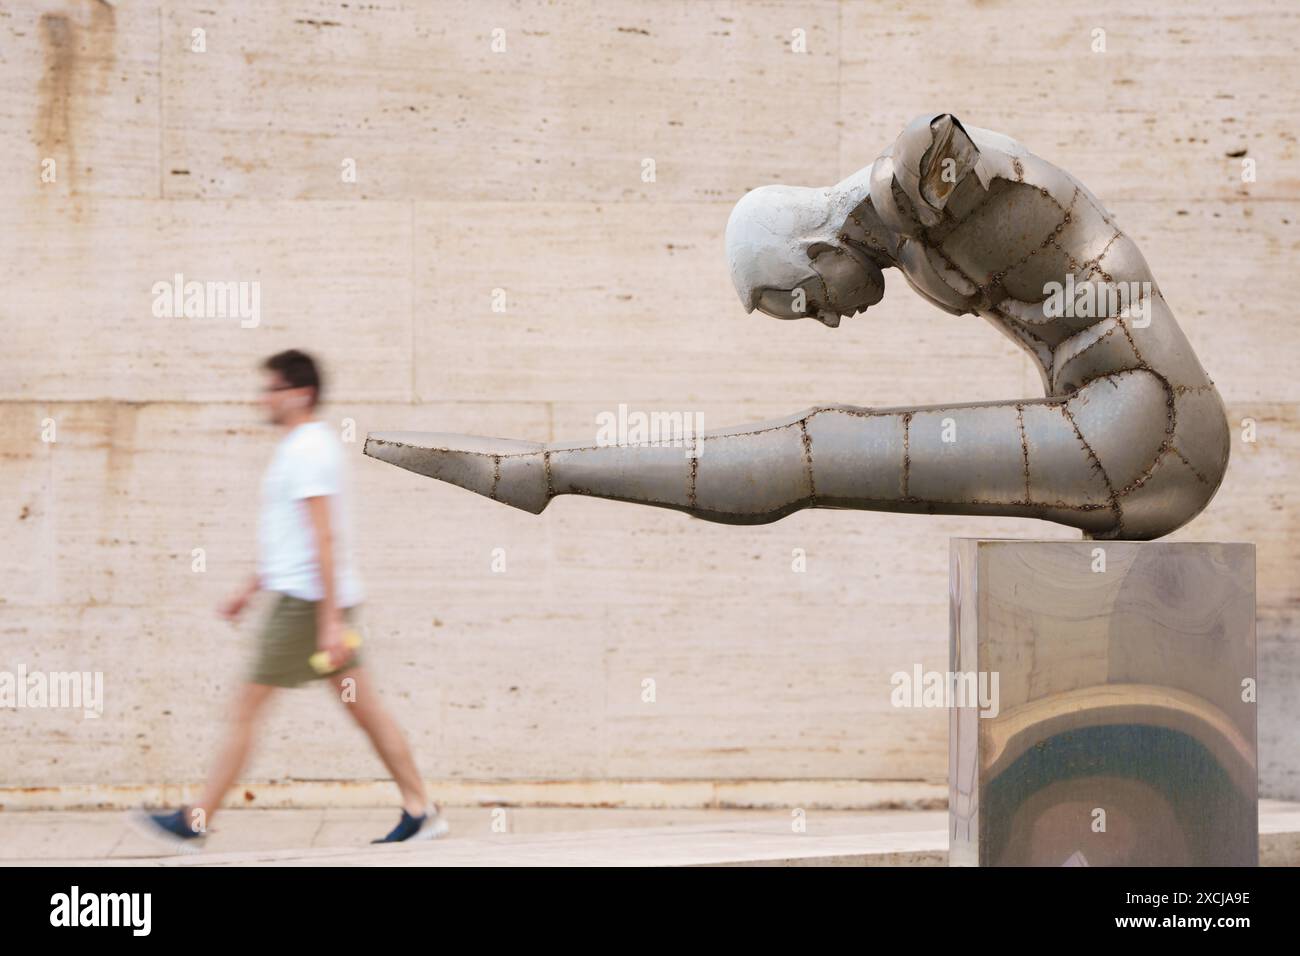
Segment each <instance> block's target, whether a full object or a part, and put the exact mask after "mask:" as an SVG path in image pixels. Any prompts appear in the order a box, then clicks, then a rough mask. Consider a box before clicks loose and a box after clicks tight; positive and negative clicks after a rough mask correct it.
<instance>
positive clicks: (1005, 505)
mask: <svg viewBox="0 0 1300 956" xmlns="http://www.w3.org/2000/svg"><path fill="white" fill-rule="evenodd" d="M726 245H727V255H728V259H729V263H730V267H731V275H732V279H733V282H734V283H735V286H736V291H737V293H738V294H739V295H740V299H741V302H742V303H743V305H744V306H745V309H746V311H750V312H752V311H754V310H755V309H757V310H758V311H760V312H763V313H765V314H767V315H770V316H773V317H776V318H780V319H798V318H815V319H817V320H819V321H820V322H822V323H823V324H825V325H828V326H831V327H835V326H838V325H839V323H840V320H841V319H842V318H843V317H846V316H853V315H856V314H858V313H860V312H863V311H865V310H867V309H869V308H870V307H871V306H873V305H876V304H877V303H878V302H880V300H881V298H882V296H883V294H884V283H885V279H884V270H886V269H890V268H893V269H897V270H899V272H901V273H902V275H903V277H904V278H905V279H906V280H907V282H908V284H909V285H911V287H912V288H913V290H915V291H916V292H917V293H918V294H919V295H921V296H922V297H923V298H925V299H927V300H928V301H929V302H931V303H932V304H933V305H935V306H937V307H938V308H940V309H943V310H944V311H946V312H949V313H952V314H955V315H963V314H977V315H979V316H981V317H983V318H985V319H987V320H988V321H989V322H991V323H992V324H993V325H995V326H996V327H998V328H999V329H1000V330H1001V331H1002V332H1003V333H1005V334H1006V335H1007V336H1009V337H1010V338H1011V339H1012V340H1013V341H1015V342H1016V343H1017V344H1018V345H1020V346H1021V347H1022V348H1023V349H1025V351H1027V352H1028V354H1029V355H1030V356H1031V357H1032V358H1033V360H1034V361H1035V363H1036V364H1037V366H1038V368H1039V370H1040V371H1041V373H1042V379H1043V386H1044V392H1045V397H1041V398H1033V397H1026V398H1020V399H1010V400H1007V401H997V402H975V403H966V404H956V405H939V406H928V407H916V408H862V407H857V406H852V405H825V406H816V407H812V408H809V409H806V410H805V411H802V412H799V413H797V414H794V415H791V416H789V417H786V418H782V419H777V420H773V421H767V422H762V423H759V424H754V425H747V426H741V427H736V428H729V429H723V430H718V431H710V432H706V433H704V434H703V435H702V436H699V439H698V452H697V453H695V454H691V455H684V454H683V453H682V450H681V448H674V447H668V446H662V445H660V446H646V445H629V444H608V443H600V442H577V443H567V444H566V443H551V444H543V443H538V442H529V441H519V440H512V439H496V438H478V437H474V436H465V435H450V434H438V433H423V432H376V433H372V434H370V435H369V436H368V437H367V440H366V446H365V453H366V454H367V455H369V456H371V457H373V458H378V459H381V460H383V461H387V462H390V463H392V464H395V465H398V466H400V467H402V468H406V469H408V470H410V471H414V472H416V473H418V474H421V475H426V476H429V477H432V478H437V479H440V480H442V481H447V482H450V483H453V484H456V485H460V486H461V487H464V488H468V489H470V490H471V491H475V492H478V493H480V494H483V495H486V496H488V497H490V498H493V499H495V500H497V501H502V502H504V503H506V504H510V505H514V506H515V507H518V508H522V509H525V510H527V511H530V512H532V513H534V514H536V513H540V512H541V511H542V510H543V509H544V508H545V507H546V505H547V503H548V502H549V501H550V500H551V499H552V498H553V497H555V496H556V495H562V494H580V495H592V496H596V497H600V498H611V499H616V500H620V501H630V502H636V503H639V504H645V505H653V506H657V507H662V508H671V509H675V510H678V511H685V512H687V513H689V514H691V515H694V516H696V517H699V518H704V519H707V520H710V521H718V522H725V523H730V524H758V523H764V522H770V521H775V520H777V519H779V518H782V517H784V516H786V515H788V514H790V513H792V512H794V511H797V510H799V509H802V508H852V509H868V510H875V511H894V512H915V513H928V514H965V515H1006V516H1015V517H1030V518H1042V519H1045V520H1048V521H1054V522H1057V523H1060V524H1064V525H1068V526H1071V527H1074V528H1078V529H1080V530H1081V531H1082V532H1083V533H1084V534H1085V535H1086V536H1090V537H1093V538H1099V539H1139V540H1141V539H1150V538H1157V537H1160V536H1162V535H1166V534H1168V533H1170V532H1172V531H1174V530H1176V529H1177V528H1179V527H1181V526H1182V525H1184V524H1186V523H1187V522H1188V521H1190V520H1191V519H1192V518H1193V517H1195V516H1196V515H1197V514H1198V513H1199V512H1200V511H1201V510H1202V509H1203V508H1204V507H1205V506H1206V505H1207V504H1208V503H1209V501H1210V499H1211V498H1212V497H1213V495H1214V493H1215V491H1216V490H1217V489H1218V487H1219V484H1220V482H1221V481H1222V478H1223V475H1224V471H1225V469H1226V467H1227V462H1228V450H1229V430H1228V424H1227V419H1226V415H1225V411H1224V407H1223V403H1222V401H1221V399H1220V397H1219V394H1218V392H1217V391H1216V389H1215V387H1214V384H1213V383H1212V382H1211V381H1210V379H1209V377H1208V376H1207V375H1206V373H1205V370H1204V369H1203V368H1202V367H1201V365H1200V362H1199V361H1198V360H1197V357H1196V355H1195V354H1194V353H1193V351H1192V348H1191V346H1190V345H1189V344H1188V342H1187V339H1186V338H1185V337H1184V335H1183V332H1182V330H1181V329H1180V328H1179V326H1178V324H1177V322H1176V321H1175V319H1174V316H1173V314H1172V313H1171V312H1170V310H1169V307H1168V305H1167V304H1166V303H1165V300H1164V297H1163V296H1162V295H1161V293H1160V290H1159V287H1158V286H1157V285H1156V282H1155V279H1154V278H1153V277H1152V275H1151V272H1150V269H1149V268H1148V266H1147V263H1146V261H1145V260H1144V259H1143V257H1142V254H1141V253H1140V252H1139V251H1138V248H1137V246H1136V245H1134V243H1133V241H1132V240H1131V239H1130V238H1129V237H1128V236H1126V235H1125V234H1124V232H1123V231H1122V230H1121V229H1120V228H1119V227H1118V226H1117V225H1116V224H1115V221H1114V219H1113V218H1112V216H1111V215H1110V214H1109V213H1108V212H1107V211H1106V210H1105V208H1104V207H1103V206H1102V204H1101V203H1100V202H1099V201H1098V200H1097V199H1096V198H1095V197H1094V196H1093V195H1092V193H1090V192H1089V191H1088V189H1087V188H1086V187H1085V186H1084V185H1083V184H1082V183H1080V182H1079V181H1077V180H1076V179H1074V178H1073V177H1071V176H1070V175H1069V174H1068V173H1066V172H1064V171H1063V170H1061V169H1058V168H1057V167H1056V166H1053V165H1052V164H1050V163H1048V162H1046V161H1045V160H1043V159H1040V158H1039V157H1037V156H1035V155H1033V154H1032V153H1030V152H1029V151H1028V150H1027V149H1025V147H1024V146H1022V145H1020V144H1019V143H1017V142H1016V141H1014V140H1012V139H1009V138H1008V137H1006V136H1003V135H1000V134H998V133H993V132H989V131H987V130H982V129H979V128H977V127H973V126H971V127H967V126H964V125H963V124H962V123H961V122H959V121H958V120H957V118H956V117H954V116H952V115H951V114H946V113H945V114H937V115H931V116H923V117H919V118H918V119H916V120H914V121H913V122H912V123H911V124H909V125H908V126H907V128H906V129H905V130H904V131H903V132H902V134H901V135H900V136H899V137H898V139H897V140H896V141H895V143H894V144H893V146H892V147H891V148H890V149H889V150H888V151H887V152H885V153H884V154H883V155H882V156H881V157H880V158H879V159H877V160H876V161H875V162H874V163H872V164H871V166H869V167H867V168H865V169H863V170H860V171H859V172H857V173H855V174H854V175H852V176H850V177H849V178H847V179H845V180H844V181H843V182H840V183H838V184H836V185H835V186H831V187H824V188H809V187H796V186H764V187H761V188H759V189H755V190H753V191H751V192H749V193H748V194H746V195H745V196H744V197H743V198H742V199H741V200H740V201H739V202H738V203H737V204H736V206H735V208H734V209H733V211H732V213H731V218H730V221H729V222H728V225H727V231H726Z"/></svg>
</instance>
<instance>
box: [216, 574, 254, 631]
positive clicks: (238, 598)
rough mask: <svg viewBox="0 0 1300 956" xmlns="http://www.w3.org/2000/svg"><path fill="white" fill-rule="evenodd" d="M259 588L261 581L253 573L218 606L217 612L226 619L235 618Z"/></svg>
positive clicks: (231, 619)
mask: <svg viewBox="0 0 1300 956" xmlns="http://www.w3.org/2000/svg"><path fill="white" fill-rule="evenodd" d="M260 590H262V581H261V579H260V578H258V576H257V575H256V574H254V575H253V576H252V577H251V578H249V579H248V581H247V582H246V583H245V584H244V586H243V587H242V588H240V589H239V590H238V591H236V592H235V593H234V595H233V596H232V597H231V598H229V599H228V600H227V601H226V602H225V603H224V604H222V605H221V607H220V608H218V611H219V613H220V614H221V616H222V617H224V618H225V619H226V620H227V621H233V620H235V618H237V617H239V615H240V613H241V612H242V611H243V610H244V608H245V607H246V606H247V605H248V602H249V601H250V600H252V598H253V595H254V594H256V593H257V592H258V591H260Z"/></svg>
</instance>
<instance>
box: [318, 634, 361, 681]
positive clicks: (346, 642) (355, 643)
mask: <svg viewBox="0 0 1300 956" xmlns="http://www.w3.org/2000/svg"><path fill="white" fill-rule="evenodd" d="M343 646H344V647H346V648H348V650H352V651H355V650H356V649H357V648H358V647H360V646H361V635H360V634H358V633H357V632H356V631H348V632H347V633H346V634H344V635H343ZM308 660H309V661H310V662H311V669H312V670H314V671H315V672H316V673H317V674H328V673H329V672H330V671H332V670H335V669H336V668H332V667H330V656H329V653H328V652H327V651H317V652H316V653H315V654H313V655H312V656H311V657H309V658H308Z"/></svg>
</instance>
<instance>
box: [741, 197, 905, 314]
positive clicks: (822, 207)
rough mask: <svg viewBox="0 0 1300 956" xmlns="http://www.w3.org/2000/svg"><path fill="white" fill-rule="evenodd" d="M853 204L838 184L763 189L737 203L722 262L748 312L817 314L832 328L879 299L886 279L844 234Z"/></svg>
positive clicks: (875, 265) (882, 294)
mask: <svg viewBox="0 0 1300 956" xmlns="http://www.w3.org/2000/svg"><path fill="white" fill-rule="evenodd" d="M852 208H853V206H852V204H850V201H849V200H848V199H847V197H845V196H843V195H841V194H840V193H839V192H838V191H837V190H835V189H819V188H810V187H804V186H762V187H760V188H758V189H753V190H750V191H749V192H748V193H746V194H745V195H744V196H743V197H742V198H741V200H740V202H738V203H736V206H735V208H734V209H732V211H731V218H730V219H729V220H728V222H727V261H728V263H729V264H730V266H731V281H732V282H733V283H734V284H735V286H736V292H737V293H738V294H739V295H740V301H741V302H742V303H743V304H744V306H745V311H746V312H753V311H754V310H755V309H757V310H758V311H760V312H763V313H765V314H766V315H770V316H773V317H774V318H778V319H802V318H815V319H817V320H818V321H820V322H821V323H822V324H824V325H827V326H830V327H831V328H835V327H836V326H838V325H839V324H840V319H841V318H842V317H843V316H846V315H856V314H857V313H859V312H863V311H865V310H866V309H867V308H869V307H870V306H873V305H875V304H876V303H877V302H879V301H880V299H881V297H882V296H884V294H885V277H884V275H883V274H882V273H881V271H880V266H879V265H877V263H876V262H874V261H873V260H872V259H871V258H869V257H868V256H867V255H866V254H865V253H863V252H862V251H861V249H859V248H856V247H854V246H853V245H850V244H849V243H847V242H845V241H844V240H843V239H842V238H841V233H840V230H841V227H842V226H843V224H844V221H845V219H846V218H847V217H848V213H849V211H851V209H852Z"/></svg>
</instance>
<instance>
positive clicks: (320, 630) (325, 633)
mask: <svg viewBox="0 0 1300 956" xmlns="http://www.w3.org/2000/svg"><path fill="white" fill-rule="evenodd" d="M343 630H344V628H343V615H342V614H340V613H339V612H338V611H334V612H332V613H322V615H321V616H320V618H319V619H318V620H317V623H316V650H318V651H323V652H324V653H326V654H328V655H329V661H330V670H331V671H334V670H338V669H339V668H340V667H342V666H343V665H344V664H345V663H347V661H348V658H350V657H351V656H352V649H351V648H349V647H348V646H347V645H346V644H344V643H343Z"/></svg>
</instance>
